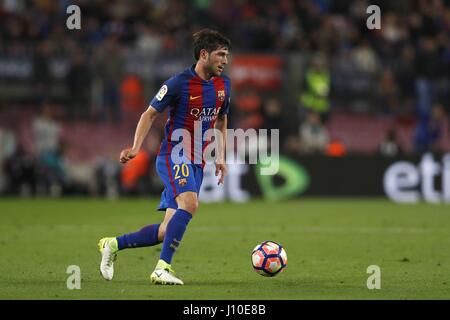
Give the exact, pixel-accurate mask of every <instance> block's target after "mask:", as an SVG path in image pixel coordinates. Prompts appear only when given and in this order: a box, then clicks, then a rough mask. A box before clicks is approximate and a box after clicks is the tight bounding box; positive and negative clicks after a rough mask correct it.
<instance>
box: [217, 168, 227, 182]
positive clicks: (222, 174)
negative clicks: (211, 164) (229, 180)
mask: <svg viewBox="0 0 450 320" xmlns="http://www.w3.org/2000/svg"><path fill="white" fill-rule="evenodd" d="M219 173H220V178H219V181H218V182H217V185H219V184H221V183H222V184H223V181H224V180H225V176H226V175H227V165H226V164H224V163H216V177H217V176H218V175H219Z"/></svg>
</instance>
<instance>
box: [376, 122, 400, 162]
mask: <svg viewBox="0 0 450 320" xmlns="http://www.w3.org/2000/svg"><path fill="white" fill-rule="evenodd" d="M378 151H379V153H380V154H381V155H382V156H386V157H396V156H399V155H401V154H402V149H401V146H400V145H399V144H398V142H397V134H396V131H395V130H394V129H393V128H390V129H389V130H388V131H387V133H386V135H385V137H384V138H383V140H382V141H381V143H380V146H379V150H378Z"/></svg>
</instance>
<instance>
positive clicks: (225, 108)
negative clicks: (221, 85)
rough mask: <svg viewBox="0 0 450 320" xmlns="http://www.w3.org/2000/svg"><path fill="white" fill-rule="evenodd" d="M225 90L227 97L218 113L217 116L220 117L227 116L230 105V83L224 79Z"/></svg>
mask: <svg viewBox="0 0 450 320" xmlns="http://www.w3.org/2000/svg"><path fill="white" fill-rule="evenodd" d="M225 90H226V93H227V95H226V97H225V101H224V103H223V107H222V108H221V109H220V111H219V115H221V116H224V115H227V114H228V113H229V112H230V104H231V81H230V79H226V81H225Z"/></svg>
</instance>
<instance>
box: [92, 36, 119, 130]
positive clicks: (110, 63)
mask: <svg viewBox="0 0 450 320" xmlns="http://www.w3.org/2000/svg"><path fill="white" fill-rule="evenodd" d="M122 50H123V49H122V47H121V46H120V44H119V39H118V38H117V37H115V36H110V37H108V38H107V39H106V40H105V41H104V42H103V43H102V45H101V46H100V48H99V49H98V51H97V56H96V59H95V62H94V64H95V67H94V68H95V71H96V75H97V76H98V77H99V79H100V82H101V86H102V104H101V110H100V112H99V114H98V115H97V117H98V119H99V120H101V121H106V120H108V117H110V119H112V120H113V121H114V122H116V123H117V122H119V121H120V120H121V117H122V112H121V107H120V84H121V82H122V79H123V76H124V74H123V73H124V59H123V52H122Z"/></svg>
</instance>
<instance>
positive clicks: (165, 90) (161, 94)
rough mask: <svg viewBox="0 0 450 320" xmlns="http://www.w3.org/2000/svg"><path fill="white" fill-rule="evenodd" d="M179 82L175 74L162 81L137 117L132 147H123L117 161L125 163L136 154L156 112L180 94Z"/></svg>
mask: <svg viewBox="0 0 450 320" xmlns="http://www.w3.org/2000/svg"><path fill="white" fill-rule="evenodd" d="M180 83H181V82H180V79H179V78H178V77H176V76H175V77H172V78H170V79H169V80H167V81H166V82H164V84H163V85H162V87H161V88H160V89H159V91H158V93H157V94H156V96H155V97H154V98H153V100H152V101H151V102H150V106H149V107H148V109H147V110H146V111H145V112H144V113H142V115H141V118H140V119H139V122H138V124H137V127H136V132H135V134H134V142H133V147H132V148H131V149H124V150H122V152H121V153H120V159H119V161H120V162H121V163H127V162H128V161H129V160H131V159H133V158H134V157H135V156H136V155H137V153H138V152H139V150H140V149H141V146H142V143H143V142H144V139H145V137H146V136H147V134H148V131H149V130H150V128H151V127H152V124H153V121H154V120H155V119H156V117H157V116H158V114H160V113H162V112H163V111H164V110H165V109H166V108H167V107H168V106H169V105H171V104H173V103H175V102H176V101H177V99H178V97H179V95H180Z"/></svg>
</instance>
